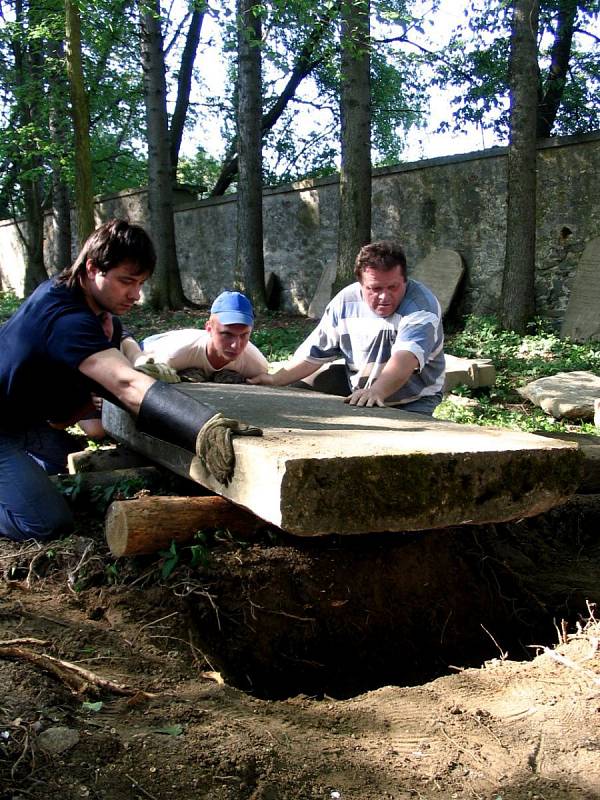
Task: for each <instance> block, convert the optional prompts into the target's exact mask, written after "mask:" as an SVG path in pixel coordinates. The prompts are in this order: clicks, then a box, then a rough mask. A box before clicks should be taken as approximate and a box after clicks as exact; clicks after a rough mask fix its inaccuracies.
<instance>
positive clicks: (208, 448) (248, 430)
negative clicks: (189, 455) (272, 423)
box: [196, 413, 262, 486]
mask: <svg viewBox="0 0 600 800" xmlns="http://www.w3.org/2000/svg"><path fill="white" fill-rule="evenodd" d="M234 436H262V430H261V429H260V428H256V427H254V426H252V425H246V423H245V422H240V421H239V420H237V419H228V418H227V417H224V416H223V414H220V413H219V414H215V416H214V417H211V418H210V419H209V420H208V422H206V423H205V424H204V425H203V426H202V427H201V428H200V430H199V431H198V437H197V439H196V455H197V456H198V458H199V459H200V462H201V463H202V466H203V467H204V468H205V469H206V470H207V471H208V472H210V474H211V475H214V477H215V478H216V479H217V480H218V481H219V483H222V484H224V485H225V486H227V484H228V483H229V481H230V480H231V478H232V477H233V470H234V468H235V453H234V452H233V441H232V440H233V437H234Z"/></svg>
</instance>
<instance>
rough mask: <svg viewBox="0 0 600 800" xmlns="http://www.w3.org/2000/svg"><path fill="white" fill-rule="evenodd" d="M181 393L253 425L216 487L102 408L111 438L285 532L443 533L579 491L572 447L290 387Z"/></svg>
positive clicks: (181, 456) (534, 510) (186, 457)
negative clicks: (229, 476)
mask: <svg viewBox="0 0 600 800" xmlns="http://www.w3.org/2000/svg"><path fill="white" fill-rule="evenodd" d="M178 389H179V391H184V392H185V393H186V394H189V395H191V396H192V397H194V398H196V399H198V400H199V401H203V402H207V403H210V404H211V405H212V406H213V407H214V408H216V409H219V410H221V411H222V412H223V413H224V414H225V415H226V416H230V417H238V418H240V419H242V420H244V421H246V422H249V423H252V424H255V425H258V426H260V427H261V428H262V429H263V431H264V436H263V437H262V438H255V437H238V438H236V439H235V440H234V446H235V453H236V462H237V465H236V471H235V475H234V478H233V480H232V482H231V483H230V485H229V486H227V487H224V486H223V485H222V484H220V483H218V482H217V481H216V480H215V479H214V478H213V477H212V476H211V475H209V474H208V473H207V472H206V471H205V470H204V468H203V467H202V465H201V464H200V462H199V460H198V459H197V458H196V456H195V455H194V454H193V453H191V452H188V451H187V450H184V449H182V448H180V447H176V446H174V445H171V444H168V443H166V442H162V441H161V440H159V439H156V438H154V437H152V436H148V435H146V434H143V433H139V432H138V431H136V429H135V425H134V421H133V419H132V417H131V416H130V415H129V414H128V413H127V412H125V411H123V410H121V409H118V408H117V407H115V406H113V405H112V404H110V403H107V402H105V403H104V412H103V417H102V419H103V424H104V427H105V429H106V430H107V431H108V433H110V434H111V435H112V436H113V437H114V438H116V439H117V440H120V441H122V442H124V443H126V444H127V445H128V446H129V447H131V448H133V449H135V450H137V451H139V452H141V453H143V454H144V455H146V456H148V457H149V458H151V459H153V460H154V461H156V462H157V463H159V464H162V465H163V466H166V467H168V468H169V469H171V470H172V471H174V472H176V473H178V474H179V475H184V476H185V477H190V478H191V479H192V480H194V481H197V482H198V483H200V484H202V485H203V486H205V487H207V488H209V489H211V490H212V491H215V492H217V493H218V494H220V495H222V496H223V497H227V498H228V499H229V500H231V501H233V502H234V503H237V504H239V505H241V506H244V507H246V508H248V509H249V510H250V511H252V512H253V513H255V514H256V515H257V516H260V517H262V518H263V519H265V520H267V521H268V522H271V523H273V524H274V525H277V526H279V527H281V528H283V529H284V530H286V531H289V532H290V533H295V534H298V535H315V534H327V533H338V534H347V533H366V532H374V531H410V530H424V529H429V528H441V527H447V526H449V525H460V524H464V523H481V522H490V521H502V520H509V519H514V518H519V517H525V516H532V515H534V514H538V513H540V512H542V511H545V510H547V509H548V508H551V507H553V506H555V505H557V504H559V503H562V502H563V501H565V500H566V499H567V498H568V497H569V496H571V495H572V494H573V493H574V491H575V489H576V487H577V485H578V483H579V480H580V479H579V472H580V469H581V464H580V460H581V454H580V453H579V452H578V451H577V448H576V446H574V445H572V444H569V443H565V442H558V441H554V440H548V439H543V438H542V437H539V436H534V435H532V434H527V433H521V432H514V431H508V430H500V429H497V428H495V429H492V428H481V427H477V426H465V425H458V424H455V423H449V422H442V421H438V420H433V419H431V418H430V417H426V416H421V415H419V414H411V413H409V412H402V411H396V410H394V409H391V408H381V409H379V408H378V409H364V408H356V407H352V406H348V405H346V404H345V403H344V402H343V401H342V400H341V399H340V398H339V397H332V396H329V395H323V394H319V393H316V392H310V391H302V390H299V389H293V388H287V389H273V388H270V387H261V386H242V385H215V384H208V383H205V384H189V385H186V386H181V387H178Z"/></svg>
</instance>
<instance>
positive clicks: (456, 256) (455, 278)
mask: <svg viewBox="0 0 600 800" xmlns="http://www.w3.org/2000/svg"><path fill="white" fill-rule="evenodd" d="M464 271H465V267H464V264H463V260H462V258H461V256H460V253H457V252H456V250H449V249H447V248H441V249H440V250H432V251H431V252H430V253H429V255H427V256H426V257H425V258H424V259H423V260H422V261H419V263H418V264H417V266H416V267H415V268H414V269H411V268H410V267H409V269H408V275H409V277H410V278H414V279H415V280H417V281H421V283H424V284H425V286H428V287H429V288H430V289H431V291H432V292H433V293H434V295H435V296H436V297H437V299H438V300H439V301H440V305H441V307H442V314H446V313H447V311H448V309H449V308H450V304H451V303H452V300H453V298H454V295H455V294H456V290H457V289H458V285H459V283H460V281H461V278H462V276H463V273H464Z"/></svg>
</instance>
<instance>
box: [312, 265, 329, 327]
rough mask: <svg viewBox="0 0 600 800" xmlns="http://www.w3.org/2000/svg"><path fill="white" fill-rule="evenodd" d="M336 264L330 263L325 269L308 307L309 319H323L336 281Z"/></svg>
mask: <svg viewBox="0 0 600 800" xmlns="http://www.w3.org/2000/svg"><path fill="white" fill-rule="evenodd" d="M335 271H336V263H335V261H328V262H327V263H326V264H325V266H324V267H323V272H322V273H321V277H320V278H319V283H318V284H317V288H316V290H315V294H314V297H313V299H312V300H311V301H310V305H309V306H308V314H307V316H308V318H309V319H321V317H322V316H323V314H324V313H325V308H326V306H327V303H328V302H329V301H330V300H331V291H332V287H333V282H334V281H335Z"/></svg>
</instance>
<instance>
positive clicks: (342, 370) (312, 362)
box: [249, 240, 444, 414]
mask: <svg viewBox="0 0 600 800" xmlns="http://www.w3.org/2000/svg"><path fill="white" fill-rule="evenodd" d="M354 272H355V275H356V278H357V282H356V283H353V284H351V285H350V286H347V287H346V288H345V289H342V291H341V292H339V293H338V294H337V295H336V296H335V297H334V298H333V300H332V301H331V302H330V303H329V305H328V306H327V308H326V309H325V313H324V314H323V317H322V318H321V321H320V322H319V324H318V325H317V327H316V328H315V330H314V331H313V332H312V333H311V334H310V336H309V337H308V338H307V339H306V340H305V341H304V342H303V343H302V344H301V345H300V347H299V348H298V349H297V350H296V352H295V354H294V356H293V358H292V362H291V365H290V366H289V367H286V368H283V369H280V370H279V371H278V372H276V373H274V374H273V375H268V374H263V375H259V376H258V377H257V378H252V379H250V381H249V382H250V383H261V384H264V385H268V386H286V385H289V384H291V383H293V384H295V385H297V386H302V387H304V388H311V389H314V390H315V391H322V392H326V393H327V394H337V395H342V396H344V397H345V400H346V402H347V403H349V404H350V405H356V406H384V405H385V406H395V407H398V408H400V409H402V410H403V411H415V412H418V413H421V414H432V413H433V411H434V409H435V407H436V406H437V405H438V404H439V402H440V401H441V399H442V390H443V386H444V352H443V345H444V333H443V328H442V311H441V308H440V304H439V302H438V300H437V298H436V297H435V295H434V294H433V293H432V292H431V291H430V290H429V289H428V288H427V287H426V286H424V285H423V284H422V283H419V282H418V281H415V280H412V279H409V278H407V275H406V256H405V254H404V251H403V249H402V248H401V247H400V246H399V245H398V244H396V243H394V242H391V241H387V240H383V241H379V242H373V243H372V244H368V245H365V246H364V247H363V248H361V250H360V252H359V253H358V256H357V257H356V261H355V267H354ZM339 358H343V359H344V364H343V365H338V364H330V363H329V362H332V361H336V360H337V359H339ZM298 382H299V383H298Z"/></svg>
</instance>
